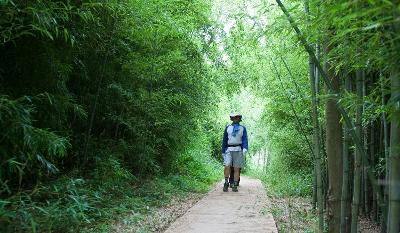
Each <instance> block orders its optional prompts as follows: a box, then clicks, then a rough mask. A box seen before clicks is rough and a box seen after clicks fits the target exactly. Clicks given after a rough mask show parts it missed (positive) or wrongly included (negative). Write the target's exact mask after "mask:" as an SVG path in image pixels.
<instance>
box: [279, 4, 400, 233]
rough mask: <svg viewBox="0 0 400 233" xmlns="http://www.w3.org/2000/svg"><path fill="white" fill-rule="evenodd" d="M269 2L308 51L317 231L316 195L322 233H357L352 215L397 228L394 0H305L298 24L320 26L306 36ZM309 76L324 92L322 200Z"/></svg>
mask: <svg viewBox="0 0 400 233" xmlns="http://www.w3.org/2000/svg"><path fill="white" fill-rule="evenodd" d="M276 2H277V4H278V5H279V7H280V9H281V10H282V12H283V13H284V14H285V16H286V18H287V20H288V21H289V22H290V25H291V27H292V28H293V29H294V31H295V33H296V35H297V36H298V38H299V41H300V44H301V45H302V46H304V48H305V50H306V51H307V53H308V54H309V57H310V59H309V60H310V62H309V77H310V83H311V93H312V104H313V127H314V131H313V134H314V141H313V142H314V151H313V152H314V153H313V156H314V158H315V164H314V166H315V175H316V179H315V180H316V183H315V187H316V189H317V190H316V192H315V193H316V198H315V199H314V200H316V202H317V203H318V205H317V208H318V212H319V213H320V214H319V232H323V231H324V224H323V221H324V216H323V214H321V213H322V211H323V209H324V206H323V203H322V202H323V199H325V200H326V202H327V203H326V218H327V224H328V232H358V228H357V224H358V218H359V215H360V214H362V215H364V216H368V218H371V219H375V220H376V221H379V222H380V226H381V231H382V232H399V230H400V218H399V217H400V215H399V214H400V211H399V206H398V205H399V198H398V197H399V193H400V190H399V187H400V186H399V179H400V176H399V174H398V167H399V162H400V160H399V154H400V151H399V136H398V134H399V132H400V131H399V129H400V128H399V120H400V118H399V115H398V114H399V107H398V106H399V102H398V101H399V99H398V97H399V90H400V89H399V88H400V86H399V81H400V77H399V71H398V66H399V63H398V60H397V57H398V55H399V54H398V53H399V52H400V47H399V45H400V43H399V37H398V33H397V32H398V20H399V18H398V15H399V2H396V1H392V2H373V1H368V2H364V1H353V2H352V1H350V2H347V1H335V2H333V1H327V2H312V1H310V2H308V1H305V2H304V5H305V6H304V7H305V12H304V14H306V16H305V17H306V21H305V28H306V29H305V30H309V31H308V33H310V32H311V31H312V30H314V31H312V32H314V33H315V32H318V31H320V32H323V33H322V36H321V34H318V36H315V35H316V34H314V35H312V34H311V33H310V34H308V35H307V36H308V38H306V37H305V34H304V33H303V32H302V31H301V30H300V29H299V26H298V25H299V24H298V23H297V22H296V21H295V19H294V18H293V16H292V15H291V13H290V12H289V11H288V10H287V8H286V7H285V6H284V5H283V3H282V2H281V1H280V0H277V1H276ZM313 12H314V13H313ZM310 18H313V19H314V20H315V22H312V20H310ZM322 19H323V20H322ZM324 34H325V35H326V36H324ZM307 39H308V40H307ZM378 54H379V55H378ZM319 58H320V59H319ZM349 58H350V59H349ZM321 60H323V61H324V63H325V64H324V67H323V66H322V63H321V62H320V61H321ZM316 74H319V76H320V77H321V79H322V80H323V83H324V84H325V85H324V86H325V93H326V95H327V96H326V97H325V98H326V104H325V122H326V128H325V133H326V156H327V158H326V166H327V168H326V170H327V171H328V172H327V173H328V174H327V177H328V179H327V184H326V187H325V189H327V191H326V192H325V193H326V194H325V195H326V196H325V198H324V197H323V196H322V191H320V190H319V189H322V186H321V180H322V174H321V172H320V171H321V169H320V166H321V159H320V157H321V149H320V147H321V146H320V141H319V140H318V136H319V135H320V134H319V132H318V130H319V124H318V119H317V117H316V116H318V113H317V106H316V100H315V98H317V95H318V93H317V95H316V94H315V93H316V89H315V83H316V81H315V80H318V78H319V77H317V76H316Z"/></svg>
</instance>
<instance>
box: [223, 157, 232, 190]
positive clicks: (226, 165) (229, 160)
mask: <svg viewBox="0 0 400 233" xmlns="http://www.w3.org/2000/svg"><path fill="white" fill-rule="evenodd" d="M223 156H224V178H225V182H224V188H223V189H222V190H223V191H224V192H227V191H228V187H229V174H230V170H231V164H232V156H231V154H230V153H229V152H228V153H225V154H224V155H223Z"/></svg>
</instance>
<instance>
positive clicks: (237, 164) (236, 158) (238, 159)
mask: <svg viewBox="0 0 400 233" xmlns="http://www.w3.org/2000/svg"><path fill="white" fill-rule="evenodd" d="M232 163H233V167H234V170H235V175H234V177H235V178H234V179H235V182H234V186H233V188H232V191H234V192H237V191H238V188H237V186H238V183H239V169H240V168H241V167H242V166H243V153H242V152H239V151H237V152H235V153H232Z"/></svg>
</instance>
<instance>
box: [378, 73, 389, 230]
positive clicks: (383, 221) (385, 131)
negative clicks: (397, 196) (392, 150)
mask: <svg viewBox="0 0 400 233" xmlns="http://www.w3.org/2000/svg"><path fill="white" fill-rule="evenodd" d="M380 78H381V95H382V106H385V105H386V100H385V77H384V76H383V75H382V74H381V77H380ZM381 117H382V126H383V148H384V153H385V161H386V163H385V184H388V183H389V143H388V140H389V131H388V125H387V120H386V113H382V116H381ZM388 193H389V186H388V185H385V187H384V198H383V205H382V219H381V224H380V225H381V232H382V233H385V232H386V226H387V210H388V206H387V205H388V204H387V203H388Z"/></svg>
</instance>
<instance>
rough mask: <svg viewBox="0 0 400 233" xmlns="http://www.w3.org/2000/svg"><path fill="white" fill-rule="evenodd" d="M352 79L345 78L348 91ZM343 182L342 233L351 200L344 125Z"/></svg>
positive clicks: (345, 225) (347, 144)
mask: <svg viewBox="0 0 400 233" xmlns="http://www.w3.org/2000/svg"><path fill="white" fill-rule="evenodd" d="M350 84H351V83H350V77H349V76H346V78H345V89H346V90H347V91H351V85H350ZM343 128H344V129H343V154H342V156H343V181H342V198H341V203H340V204H341V206H340V210H341V212H340V233H345V232H346V227H347V221H348V219H349V216H347V214H348V210H347V204H348V203H347V202H348V199H349V146H350V136H349V128H348V127H347V126H346V125H344V126H343Z"/></svg>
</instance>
